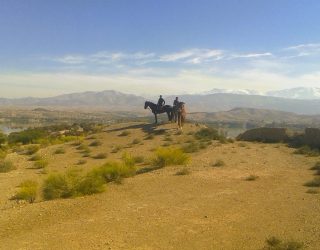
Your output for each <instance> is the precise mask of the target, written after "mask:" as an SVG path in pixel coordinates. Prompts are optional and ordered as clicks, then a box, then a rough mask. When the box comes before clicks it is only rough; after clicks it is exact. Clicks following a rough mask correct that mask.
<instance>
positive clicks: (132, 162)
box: [121, 152, 136, 167]
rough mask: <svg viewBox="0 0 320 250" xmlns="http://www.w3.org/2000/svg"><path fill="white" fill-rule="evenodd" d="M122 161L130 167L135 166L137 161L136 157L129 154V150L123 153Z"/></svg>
mask: <svg viewBox="0 0 320 250" xmlns="http://www.w3.org/2000/svg"><path fill="white" fill-rule="evenodd" d="M121 158H122V161H123V163H124V164H125V165H126V166H129V167H134V165H135V163H136V161H135V159H134V157H132V155H130V154H128V153H127V152H124V153H123V154H122V157H121Z"/></svg>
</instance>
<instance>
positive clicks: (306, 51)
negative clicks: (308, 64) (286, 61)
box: [284, 43, 320, 58]
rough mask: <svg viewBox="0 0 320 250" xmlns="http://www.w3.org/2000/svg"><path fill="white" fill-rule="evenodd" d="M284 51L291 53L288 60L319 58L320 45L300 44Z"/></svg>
mask: <svg viewBox="0 0 320 250" xmlns="http://www.w3.org/2000/svg"><path fill="white" fill-rule="evenodd" d="M284 51H287V52H289V53H291V54H289V56H288V57H287V58H295V57H307V56H319V55H320V43H307V44H299V45H295V46H290V47H287V48H285V49H284Z"/></svg>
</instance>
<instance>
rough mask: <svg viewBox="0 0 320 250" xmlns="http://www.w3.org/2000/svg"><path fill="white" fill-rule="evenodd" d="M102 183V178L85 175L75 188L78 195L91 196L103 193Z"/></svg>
mask: <svg viewBox="0 0 320 250" xmlns="http://www.w3.org/2000/svg"><path fill="white" fill-rule="evenodd" d="M103 185H104V181H103V179H102V178H95V177H94V176H91V175H87V176H85V177H84V178H82V180H81V181H80V182H79V184H78V185H77V186H76V192H77V194H78V195H92V194H96V193H101V192H103V191H104V186H103Z"/></svg>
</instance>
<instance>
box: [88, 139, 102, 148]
mask: <svg viewBox="0 0 320 250" xmlns="http://www.w3.org/2000/svg"><path fill="white" fill-rule="evenodd" d="M101 145H102V143H101V141H98V140H95V141H93V142H91V143H90V144H89V146H90V147H98V146H101Z"/></svg>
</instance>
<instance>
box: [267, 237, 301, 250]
mask: <svg viewBox="0 0 320 250" xmlns="http://www.w3.org/2000/svg"><path fill="white" fill-rule="evenodd" d="M299 249H303V243H300V242H297V241H282V240H280V239H278V238H276V237H270V238H268V239H267V240H266V245H265V246H264V247H263V248H262V250H299Z"/></svg>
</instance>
